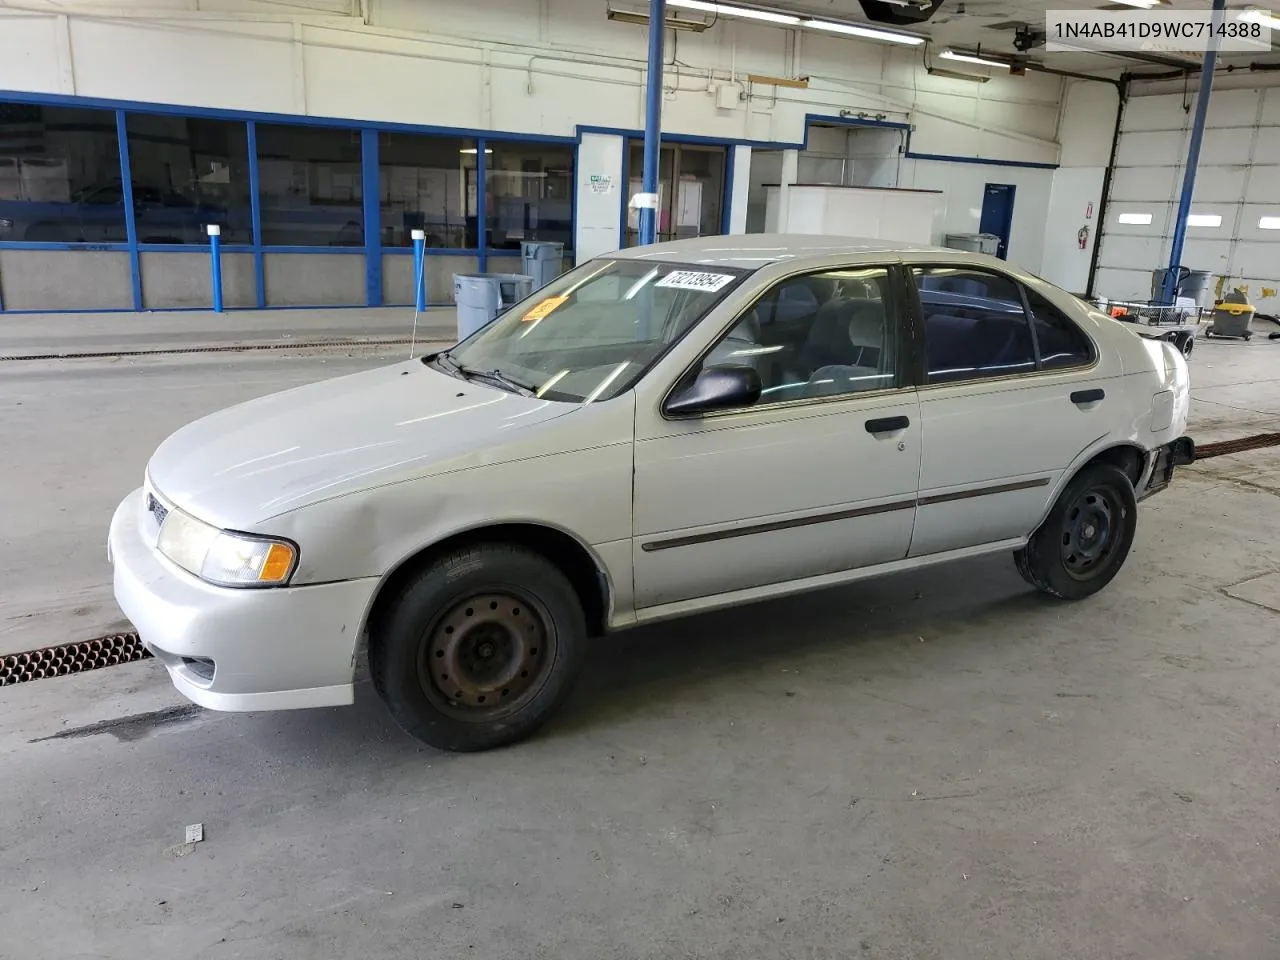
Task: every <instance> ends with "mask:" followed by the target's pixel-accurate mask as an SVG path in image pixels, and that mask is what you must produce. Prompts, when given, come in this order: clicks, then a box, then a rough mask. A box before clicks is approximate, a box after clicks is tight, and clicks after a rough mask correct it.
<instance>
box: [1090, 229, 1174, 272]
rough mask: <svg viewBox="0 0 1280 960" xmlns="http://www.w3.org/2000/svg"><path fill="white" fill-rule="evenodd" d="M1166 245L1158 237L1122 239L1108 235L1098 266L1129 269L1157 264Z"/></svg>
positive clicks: (1122, 237) (1104, 241) (1116, 235)
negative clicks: (1135, 266)
mask: <svg viewBox="0 0 1280 960" xmlns="http://www.w3.org/2000/svg"><path fill="white" fill-rule="evenodd" d="M1166 246H1167V245H1166V243H1165V241H1164V239H1163V238H1161V237H1160V236H1158V235H1156V236H1149V237H1124V236H1120V235H1118V234H1112V233H1108V234H1107V236H1106V237H1105V238H1104V240H1103V243H1102V253H1101V254H1100V255H1099V257H1098V262H1099V263H1100V264H1106V265H1107V266H1109V267H1130V266H1133V265H1137V264H1144V263H1151V264H1154V263H1159V262H1160V255H1161V253H1162V252H1163V251H1164V250H1165V249H1166Z"/></svg>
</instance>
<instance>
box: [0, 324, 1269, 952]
mask: <svg viewBox="0 0 1280 960" xmlns="http://www.w3.org/2000/svg"><path fill="white" fill-rule="evenodd" d="M1268 351H1280V344H1269V343H1268V342H1266V341H1262V342H1254V343H1252V344H1249V345H1244V344H1230V343H1213V342H1209V343H1205V344H1202V345H1201V346H1199V347H1198V348H1197V354H1196V357H1195V360H1194V361H1193V383H1194V385H1195V393H1196V403H1195V411H1194V416H1195V418H1196V422H1195V425H1194V428H1193V430H1192V433H1193V435H1195V436H1197V437H1198V438H1199V439H1202V440H1208V439H1219V438H1222V437H1225V436H1231V435H1240V434H1244V433H1254V432H1259V431H1261V430H1268V429H1270V430H1276V429H1280V426H1278V425H1277V424H1278V423H1280V400H1278V399H1277V398H1278V397H1280V390H1277V388H1276V382H1277V381H1278V380H1280V372H1277V370H1280V366H1277V365H1278V364H1280V352H1276V353H1274V354H1273V353H1270V352H1268ZM3 352H4V351H3V350H2V349H0V353H3ZM337 352H340V351H325V352H322V353H320V354H315V355H311V356H307V357H292V358H284V357H274V356H268V357H253V358H250V357H247V356H246V357H237V359H235V360H234V361H232V362H228V363H223V362H222V361H217V362H214V363H209V362H208V361H191V360H184V361H182V362H181V364H179V363H178V362H176V361H173V360H156V361H150V360H148V361H147V362H145V363H138V364H134V365H131V366H121V365H120V364H121V363H123V361H120V362H118V363H117V364H115V365H112V364H104V363H102V362H100V361H94V362H92V363H85V364H83V365H80V364H81V362H66V361H64V362H63V363H62V364H61V365H54V366H49V367H42V366H40V365H37V364H22V365H10V364H6V365H5V367H4V368H3V370H2V371H0V409H5V410H7V411H9V414H10V415H8V416H6V417H4V418H0V449H5V450H10V451H12V450H18V451H20V454H19V456H20V463H21V466H22V469H20V470H13V469H11V470H9V471H5V472H4V473H3V474H0V485H2V486H0V501H3V502H4V503H6V504H9V503H21V504H22V505H23V506H22V509H21V510H19V511H16V512H14V513H11V512H10V511H9V510H7V509H6V510H5V515H6V519H5V520H4V525H3V528H0V541H3V542H2V543H0V582H4V583H5V585H6V588H8V587H9V585H10V583H14V582H16V583H19V584H23V586H22V587H21V589H20V591H19V593H18V597H19V598H20V599H19V601H18V603H17V604H15V602H14V601H13V600H11V599H10V594H11V591H10V590H9V589H6V591H5V594H6V595H5V604H6V606H5V607H4V612H3V616H4V617H5V619H4V623H5V624H6V628H7V629H8V631H9V633H8V634H7V636H23V637H28V638H29V637H40V638H44V637H46V636H48V635H50V634H47V633H43V632H40V631H43V630H44V629H45V627H39V628H37V627H36V626H35V624H34V623H30V622H28V623H27V624H26V625H24V626H21V627H14V626H13V624H14V622H15V620H21V619H22V618H21V614H20V612H19V611H20V610H21V604H22V603H29V602H36V601H40V602H43V603H45V604H46V606H48V607H49V608H50V611H49V612H47V613H46V614H45V616H44V617H43V618H42V617H29V618H25V619H26V620H27V621H35V622H37V623H38V622H40V621H41V620H42V619H43V621H44V623H45V624H46V627H47V626H48V625H50V624H58V623H62V624H63V629H64V636H65V630H66V629H73V628H74V627H77V625H78V626H84V627H87V626H88V624H89V623H92V622H95V621H93V618H92V616H89V615H84V616H81V617H79V618H76V617H75V616H70V617H68V616H67V615H66V612H65V609H64V610H63V613H62V614H61V616H62V617H63V619H61V620H59V619H58V617H57V616H54V612H56V611H57V610H58V609H59V607H58V603H59V600H58V598H59V596H62V597H64V598H67V599H65V600H64V601H63V603H62V607H63V608H65V607H68V606H70V605H71V604H73V603H78V602H79V598H80V597H82V596H83V595H84V592H85V591H92V590H93V589H95V587H94V579H93V578H94V577H97V578H98V580H97V582H98V584H99V585H100V584H102V583H105V578H106V575H107V569H106V566H105V559H104V558H103V556H102V548H101V538H102V530H103V527H104V525H105V520H106V514H107V513H108V512H109V509H110V506H111V505H114V503H115V501H116V499H118V496H119V495H121V494H123V493H124V492H125V491H126V490H127V489H129V488H130V487H131V486H132V485H133V484H134V483H135V482H136V479H137V476H138V474H139V473H140V471H141V466H142V464H143V462H144V461H145V457H146V454H147V452H149V450H150V448H151V447H153V446H154V444H155V442H156V441H158V439H159V438H160V437H162V436H163V435H164V434H165V433H166V432H167V431H168V430H169V429H171V428H172V427H173V426H175V425H177V424H178V423H181V422H184V421H185V420H187V419H190V418H191V417H192V416H194V415H197V414H198V413H199V412H201V411H202V410H204V409H212V408H213V407H216V406H220V405H222V404H223V403H225V402H228V401H230V400H232V399H238V398H239V397H241V396H249V395H251V394H252V393H254V392H255V391H256V392H264V390H266V389H271V388H272V387H274V386H275V385H277V384H279V383H282V382H301V379H304V378H310V377H312V376H324V375H328V374H330V373H333V372H339V371H345V370H346V369H355V368H358V367H359V366H361V365H363V364H367V363H371V362H375V361H376V360H378V359H379V358H377V357H372V356H355V357H345V356H336V355H335V353H337ZM321 361H327V362H324V363H322V362H321ZM187 364H192V365H187ZM220 364H221V365H220ZM55 384H56V387H55ZM16 402H22V403H23V408H24V413H23V416H22V417H14V416H13V415H12V413H13V410H14V404H15V403H16ZM15 421H18V423H17V424H15ZM51 440H56V442H52V443H51V442H50V441H51ZM15 474H20V475H21V476H20V477H16V478H15V476H14V475H15ZM85 477H88V478H90V481H91V482H90V483H85V482H84V479H85ZM1277 495H1280V453H1277V452H1276V451H1275V450H1271V451H1259V452H1254V453H1251V454H1244V455H1237V456H1233V457H1223V458H1220V459H1217V460H1212V461H1207V462H1205V463H1203V464H1199V465H1197V466H1195V467H1193V468H1190V469H1187V470H1184V471H1182V472H1181V474H1180V476H1179V479H1178V481H1177V482H1176V484H1175V485H1174V486H1173V487H1172V488H1171V489H1170V490H1169V491H1167V492H1166V493H1164V494H1162V495H1161V496H1159V497H1157V498H1155V499H1153V500H1152V501H1150V502H1149V504H1148V505H1146V506H1144V508H1143V510H1142V515H1141V519H1140V522H1139V536H1138V542H1137V544H1136V546H1135V549H1134V552H1133V553H1132V555H1131V557H1130V560H1129V562H1128V565H1127V566H1126V569H1125V571H1124V572H1123V573H1122V575H1121V576H1120V577H1119V578H1118V579H1117V581H1116V582H1115V583H1114V584H1113V585H1112V586H1111V588H1109V589H1108V590H1107V591H1105V592H1104V593H1103V594H1101V595H1100V596H1098V597H1096V598H1094V599H1093V600H1091V601H1088V602H1086V603H1083V604H1077V605H1062V604H1057V603H1052V602H1048V601H1045V600H1042V599H1040V598H1039V597H1038V596H1036V595H1033V594H1031V593H1029V592H1028V591H1027V590H1026V589H1025V587H1024V586H1023V584H1022V582H1021V581H1020V580H1019V579H1018V577H1017V575H1016V574H1015V573H1014V572H1013V569H1012V565H1011V563H1010V562H1008V561H1007V560H1006V559H1005V558H995V559H990V560H986V561H981V562H977V563H971V564H969V565H965V566H957V567H953V568H950V569H947V570H934V571H925V572H921V573H916V574H911V575H907V576H900V577H895V578H890V579H886V580H882V581H879V582H875V583H864V584H860V585H858V586H856V587H853V588H848V589H844V590H838V591H831V592H828V593H824V594H818V595H812V596H809V597H804V598H794V599H790V600H786V601H779V602H775V603H771V604H766V605H763V606H756V607H750V608H744V609H740V610H735V611H730V612H726V613H721V614H714V615H708V616H704V617H699V618H695V619H690V620H687V621H683V622H679V623H675V624H669V625H664V626H662V627H656V628H649V629H645V630H643V631H638V632H634V633H630V634H625V635H621V636H619V637H617V638H615V639H612V640H609V641H606V642H603V643H601V644H600V645H599V646H598V647H597V648H596V649H595V650H594V652H593V656H592V658H591V661H590V663H589V665H588V669H587V671H586V673H585V675H584V677H583V681H582V683H581V684H580V687H579V689H578V693H577V695H576V697H575V698H574V700H573V701H572V702H571V703H570V705H569V706H568V708H567V709H566V710H565V711H564V713H563V714H562V715H561V716H560V717H559V718H558V720H557V721H556V722H554V723H553V724H552V725H551V726H550V727H549V728H548V730H547V731H546V732H545V734H543V735H542V736H540V737H539V738H537V739H535V740H532V741H530V742H528V743H525V744H523V745H521V746H519V747H516V748H513V749H509V750H504V751H500V752H496V753H491V754H485V755H479V756H447V755H442V754H438V753H435V752H433V751H431V750H429V749H427V748H424V747H420V746H418V745H417V744H416V743H414V742H413V741H410V740H409V739H407V738H406V737H404V736H403V735H402V734H400V733H399V732H398V731H397V730H396V729H395V728H394V727H393V726H392V725H391V724H390V722H389V720H388V719H387V717H386V715H385V713H384V711H383V709H382V708H381V705H380V704H379V703H378V702H377V699H376V697H375V696H374V695H373V693H372V691H371V689H370V688H369V687H368V685H367V684H365V683H362V684H361V685H360V686H359V688H358V690H357V704H356V706H355V707H353V708H347V709H338V710H325V711H312V712H299V713H288V714H270V715H221V714H213V713H207V712H203V711H199V710H196V709H193V708H189V707H188V706H186V705H185V704H184V702H183V701H181V700H180V698H179V697H178V696H177V695H176V694H175V693H174V692H173V691H172V690H171V688H170V687H169V685H168V683H167V681H166V680H165V678H164V675H163V671H162V670H161V669H160V668H159V666H158V665H156V664H154V663H153V662H142V663H137V664H130V665H128V666H124V667H118V668H112V669H108V670H102V671H95V672H92V673H88V674H84V675H81V676H76V677H68V678H63V679H59V680H51V681H41V682H37V683H29V684H22V685H19V686H16V687H10V688H6V689H4V690H3V691H0V769H3V771H4V776H3V778H0V915H3V916H5V917H6V920H7V923H6V930H5V932H4V934H3V935H2V936H0V957H8V956H14V957H21V958H23V960H42V958H46V957H47V958H59V960H65V958H68V957H85V958H88V957H95V958H96V957H108V958H117V957H121V958H123V957H129V958H133V957H138V956H166V955H167V956H181V957H195V958H206V957H207V958H222V957H241V958H273V960H275V958H294V957H297V958H303V957H306V958H311V957H320V956H349V955H354V954H357V953H361V954H367V955H370V956H378V957H406V958H408V957H413V958H421V957H442V958H443V957H449V958H454V957H466V956H485V957H489V958H508V957H510V958H521V960H527V958H538V957H548V958H551V957H555V958H578V957H581V958H596V957H600V956H624V955H625V956H633V957H644V958H648V957H653V958H659V957H661V958H672V957H679V958H684V957H705V958H711V957H724V958H734V960H737V958H741V957H744V956H786V957H859V958H860V957H868V958H904V960H906V958H911V960H933V958H937V960H943V958H945V960H967V958H974V960H979V958H982V960H987V958H991V957H1010V958H1017V960H1039V958H1044V960H1049V958H1053V960H1060V958H1063V957H1073V958H1074V957H1099V958H1103V957H1105V958H1108V960H1113V958H1152V960H1155V958H1160V960H1165V958H1168V957H1196V958H1217V957H1222V958H1228V957H1229V958H1240V957H1251V958H1252V957H1270V956H1274V955H1275V953H1276V944H1277V942H1280V874H1277V872H1276V870H1275V867H1274V864H1275V861H1276V857H1277V854H1278V853H1280V849H1278V848H1280V807H1277V802H1276V801H1277V795H1278V794H1280V693H1278V692H1277V691H1280V682H1278V681H1280V647H1278V646H1277V644H1276V643H1275V639H1274V638H1275V636H1276V627H1277V613H1278V612H1280V573H1277V565H1276V563H1275V561H1274V560H1273V558H1272V547H1273V545H1274V544H1275V543H1276V542H1277V540H1278V538H1280V502H1278V501H1277ZM28 514H30V515H28ZM15 516H16V518H17V525H16V530H17V534H18V535H15V534H14V531H15V522H14V517H15ZM82 557H83V559H82ZM55 567H56V568H57V569H58V570H59V573H58V574H57V575H56V576H54V577H50V576H48V572H49V571H50V570H51V569H54V568H55ZM42 574H43V575H44V578H45V579H48V580H49V581H50V583H49V585H48V586H47V587H46V586H43V585H42V584H41V579H42V576H41V575H42ZM98 589H100V586H99V587H98ZM42 590H43V591H44V592H43V593H42V592H41V591H42ZM22 591H26V592H25V593H23V592H22ZM42 597H43V600H41V599H40V598H42ZM23 598H25V599H23ZM50 617H52V619H50ZM84 635H90V634H83V633H80V634H73V635H72V636H70V637H66V638H67V639H79V638H80V636H84ZM24 645H27V644H24ZM29 645H32V646H34V645H39V644H29ZM197 822H199V823H203V824H204V827H205V836H206V839H205V841H204V842H203V843H201V844H199V845H197V846H195V847H194V848H188V847H184V846H183V845H182V840H183V830H184V827H185V826H186V825H187V824H189V823H197Z"/></svg>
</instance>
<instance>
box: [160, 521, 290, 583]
mask: <svg viewBox="0 0 1280 960" xmlns="http://www.w3.org/2000/svg"><path fill="white" fill-rule="evenodd" d="M156 549H158V550H159V551H160V552H161V553H162V554H164V555H165V556H166V557H168V558H169V559H170V560H172V561H173V562H174V563H176V564H177V565H178V566H180V567H181V568H182V569H183V570H186V571H187V572H188V573H193V574H195V575H196V576H197V577H199V578H200V579H201V580H205V581H207V582H209V583H212V584H216V585H218V586H220V587H274V586H280V585H281V584H285V583H288V582H289V578H290V577H291V576H292V575H293V570H294V568H295V567H296V566H297V565H298V550H297V548H296V547H295V546H294V545H293V544H291V543H289V542H287V541H284V540H272V539H270V538H268V537H251V536H247V535H245V534H241V533H227V532H226V531H225V530H219V529H218V528H217V527H212V526H210V525H209V524H207V523H204V522H202V521H200V520H197V519H196V518H195V517H193V516H190V515H189V514H186V513H183V512H182V511H181V510H176V509H174V510H170V511H169V515H168V516H167V517H165V520H164V524H163V525H162V526H161V527H160V537H159V539H158V541H157V542H156Z"/></svg>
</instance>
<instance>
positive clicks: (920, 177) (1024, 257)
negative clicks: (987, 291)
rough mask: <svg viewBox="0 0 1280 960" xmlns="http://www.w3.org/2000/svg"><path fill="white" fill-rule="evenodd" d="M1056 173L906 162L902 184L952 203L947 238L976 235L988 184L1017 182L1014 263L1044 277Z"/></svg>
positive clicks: (944, 225) (948, 209) (945, 216)
mask: <svg viewBox="0 0 1280 960" xmlns="http://www.w3.org/2000/svg"><path fill="white" fill-rule="evenodd" d="M1053 175H1054V171H1053V170H1048V169H1038V168H1028V167H1006V166H999V165H995V164H984V163H946V162H942V161H938V160H911V159H908V160H904V161H903V162H902V174H901V177H900V180H901V183H900V185H901V186H903V187H915V188H917V189H921V190H940V191H942V193H943V195H944V196H945V198H946V207H945V211H944V213H943V222H942V231H941V232H942V233H944V234H946V233H976V232H977V231H978V225H979V223H980V221H981V219H982V198H983V193H984V191H985V190H986V187H987V184H988V183H1011V184H1013V185H1014V187H1015V188H1016V190H1015V191H1014V197H1013V226H1012V229H1011V231H1010V234H1009V262H1010V263H1013V264H1015V265H1017V266H1019V267H1022V268H1023V269H1026V270H1030V271H1032V272H1034V273H1039V272H1040V270H1041V265H1042V262H1043V256H1044V245H1045V224H1046V221H1047V220H1048V216H1049V197H1050V194H1051V192H1052V189H1053Z"/></svg>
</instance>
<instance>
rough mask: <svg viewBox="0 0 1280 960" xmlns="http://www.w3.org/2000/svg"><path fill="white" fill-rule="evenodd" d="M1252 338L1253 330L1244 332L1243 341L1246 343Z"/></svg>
mask: <svg viewBox="0 0 1280 960" xmlns="http://www.w3.org/2000/svg"><path fill="white" fill-rule="evenodd" d="M1252 339H1253V332H1252V331H1250V332H1249V333H1246V334H1245V335H1244V340H1245V342H1246V343H1248V342H1249V341H1250V340H1252Z"/></svg>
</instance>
